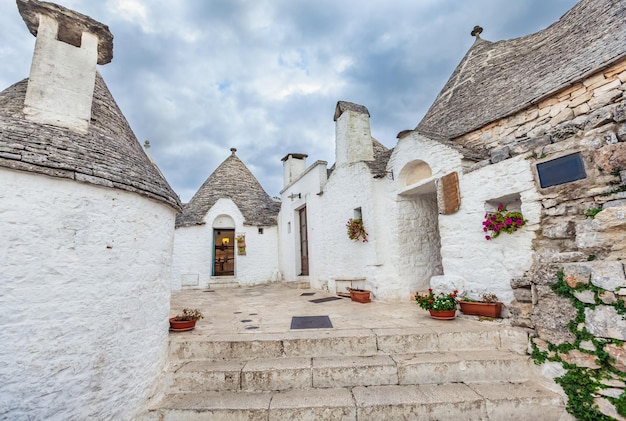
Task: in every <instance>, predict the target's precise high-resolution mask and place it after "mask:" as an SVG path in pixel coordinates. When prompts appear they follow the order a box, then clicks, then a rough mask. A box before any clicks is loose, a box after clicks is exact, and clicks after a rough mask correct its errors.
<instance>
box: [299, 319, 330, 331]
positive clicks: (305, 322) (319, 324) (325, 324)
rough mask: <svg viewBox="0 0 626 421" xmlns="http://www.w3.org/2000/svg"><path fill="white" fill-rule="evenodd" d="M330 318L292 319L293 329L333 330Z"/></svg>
mask: <svg viewBox="0 0 626 421" xmlns="http://www.w3.org/2000/svg"><path fill="white" fill-rule="evenodd" d="M332 328H333V324H332V323H331V322H330V318H329V317H328V316H304V317H297V316H293V317H292V318H291V329H332Z"/></svg>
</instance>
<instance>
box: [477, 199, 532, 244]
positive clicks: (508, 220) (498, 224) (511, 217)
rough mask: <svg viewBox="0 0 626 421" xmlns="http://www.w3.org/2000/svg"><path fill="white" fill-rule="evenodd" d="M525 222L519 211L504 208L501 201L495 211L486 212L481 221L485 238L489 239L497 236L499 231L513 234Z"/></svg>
mask: <svg viewBox="0 0 626 421" xmlns="http://www.w3.org/2000/svg"><path fill="white" fill-rule="evenodd" d="M526 222H528V221H527V220H526V219H524V215H522V213H521V212H511V211H508V210H507V209H506V206H505V205H504V204H503V203H500V205H499V206H498V210H496V211H495V212H491V213H489V212H487V213H486V214H485V219H484V221H483V231H484V232H485V233H486V234H487V235H485V240H491V239H493V238H496V237H498V236H499V235H500V234H501V233H503V232H506V233H507V234H513V233H514V232H515V231H517V230H518V229H519V228H521V227H523V226H524V225H525V224H526Z"/></svg>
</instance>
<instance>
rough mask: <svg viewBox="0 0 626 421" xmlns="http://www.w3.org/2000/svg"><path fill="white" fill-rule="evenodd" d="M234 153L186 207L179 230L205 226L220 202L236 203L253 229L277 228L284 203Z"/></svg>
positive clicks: (246, 223) (177, 224) (178, 221)
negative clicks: (275, 197) (262, 184)
mask: <svg viewBox="0 0 626 421" xmlns="http://www.w3.org/2000/svg"><path fill="white" fill-rule="evenodd" d="M231 151H232V154H231V155H230V156H229V157H228V158H226V160H225V161H224V162H222V163H221V164H220V166H219V167H217V169H216V170H215V171H214V172H213V174H211V175H210V176H209V178H207V180H206V181H205V182H204V184H202V186H201V187H200V189H199V190H198V191H197V192H196V194H195V195H194V196H193V197H192V198H191V200H190V201H189V203H187V204H185V205H184V206H183V212H182V213H181V214H179V215H178V217H177V218H176V227H177V228H178V227H187V226H192V225H202V224H204V223H205V222H204V217H205V216H206V214H207V212H209V210H210V209H211V207H212V206H213V205H214V204H215V203H216V202H217V201H218V200H219V199H230V200H232V201H233V202H234V203H235V204H236V205H237V207H238V208H239V211H240V212H241V213H242V214H243V217H244V224H245V225H252V226H274V225H277V223H278V222H277V216H278V212H279V210H280V203H279V202H276V201H275V200H274V199H272V198H271V197H270V196H269V195H268V194H267V193H266V192H265V190H263V187H261V184H260V183H259V182H258V181H257V179H256V178H255V177H254V175H253V174H252V173H251V172H250V170H249V169H248V168H247V167H246V165H245V164H244V163H243V162H242V161H241V160H240V159H239V158H238V157H237V155H235V151H236V149H231Z"/></svg>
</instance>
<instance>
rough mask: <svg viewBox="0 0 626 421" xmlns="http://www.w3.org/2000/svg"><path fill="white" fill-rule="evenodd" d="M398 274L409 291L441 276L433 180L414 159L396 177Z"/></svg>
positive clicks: (441, 268)
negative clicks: (405, 281) (406, 281)
mask: <svg viewBox="0 0 626 421" xmlns="http://www.w3.org/2000/svg"><path fill="white" fill-rule="evenodd" d="M397 183H398V187H399V189H398V190H399V194H398V197H397V200H398V221H397V230H398V231H397V232H398V234H397V235H398V239H397V240H398V244H400V245H401V247H400V250H399V265H398V272H399V275H400V276H401V277H402V278H403V279H407V280H408V282H409V287H410V289H411V290H413V291H414V290H420V291H423V290H425V289H427V288H429V286H430V278H431V277H432V276H435V275H442V274H443V265H442V262H441V236H440V234H439V207H438V203H437V186H436V180H435V178H434V177H432V170H431V168H430V165H428V163H426V162H424V161H421V160H415V161H412V162H409V163H408V164H406V165H405V166H404V167H403V168H402V170H401V171H400V173H399V174H398V178H397Z"/></svg>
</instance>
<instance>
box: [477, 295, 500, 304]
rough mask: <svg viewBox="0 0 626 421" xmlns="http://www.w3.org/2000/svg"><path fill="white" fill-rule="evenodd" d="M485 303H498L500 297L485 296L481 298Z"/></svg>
mask: <svg viewBox="0 0 626 421" xmlns="http://www.w3.org/2000/svg"><path fill="white" fill-rule="evenodd" d="M481 301H482V302H483V303H497V302H498V296H497V295H496V294H483V295H482V297H481Z"/></svg>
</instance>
